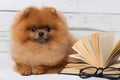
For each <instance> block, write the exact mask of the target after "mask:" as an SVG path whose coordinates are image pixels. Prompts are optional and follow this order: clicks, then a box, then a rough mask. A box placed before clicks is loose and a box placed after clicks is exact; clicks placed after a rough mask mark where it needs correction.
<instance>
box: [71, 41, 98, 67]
mask: <svg viewBox="0 0 120 80" xmlns="http://www.w3.org/2000/svg"><path fill="white" fill-rule="evenodd" d="M72 48H73V49H74V50H75V51H76V52H77V53H78V54H79V55H80V56H82V57H84V61H85V62H86V63H88V64H91V65H94V66H96V62H95V60H92V58H90V53H89V52H88V50H87V48H86V47H85V44H84V42H83V41H82V40H79V41H78V42H77V43H75V44H74V45H73V47H72Z"/></svg>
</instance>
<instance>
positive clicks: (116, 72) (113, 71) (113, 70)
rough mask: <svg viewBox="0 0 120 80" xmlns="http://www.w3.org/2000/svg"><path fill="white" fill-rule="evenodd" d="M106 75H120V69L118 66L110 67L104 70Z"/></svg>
mask: <svg viewBox="0 0 120 80" xmlns="http://www.w3.org/2000/svg"><path fill="white" fill-rule="evenodd" d="M103 74H104V76H105V77H115V78H117V77H120V70H119V69H117V68H112V67H109V68H107V69H105V70H104V71H103Z"/></svg>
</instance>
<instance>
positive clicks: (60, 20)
mask: <svg viewBox="0 0 120 80" xmlns="http://www.w3.org/2000/svg"><path fill="white" fill-rule="evenodd" d="M11 37H12V46H11V51H12V58H13V60H14V61H15V63H16V64H15V70H16V71H17V72H19V73H20V74H22V75H30V74H44V73H49V72H54V68H55V67H59V66H61V65H62V64H63V63H64V62H63V61H64V60H66V59H67V56H68V55H69V54H71V53H73V52H74V51H72V48H71V47H72V45H73V43H75V41H76V40H75V39H73V37H72V36H71V35H70V33H69V31H68V26H67V24H66V21H65V19H64V17H63V16H62V15H61V13H60V12H58V11H57V10H56V9H54V8H51V7H43V8H41V9H38V8H35V7H28V8H27V9H25V10H24V11H22V12H21V13H20V14H19V16H18V17H17V19H16V20H15V22H14V24H13V26H12V35H11ZM58 71H59V70H58Z"/></svg>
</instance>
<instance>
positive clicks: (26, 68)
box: [15, 65, 31, 76]
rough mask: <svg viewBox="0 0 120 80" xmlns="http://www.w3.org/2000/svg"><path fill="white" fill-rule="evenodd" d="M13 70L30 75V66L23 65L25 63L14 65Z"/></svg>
mask: <svg viewBox="0 0 120 80" xmlns="http://www.w3.org/2000/svg"><path fill="white" fill-rule="evenodd" d="M15 70H16V71H17V72H18V73H20V74H21V75H25V76H28V75H31V67H30V66H25V65H16V66H15Z"/></svg>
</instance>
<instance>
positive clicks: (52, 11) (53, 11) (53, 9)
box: [49, 7, 57, 16]
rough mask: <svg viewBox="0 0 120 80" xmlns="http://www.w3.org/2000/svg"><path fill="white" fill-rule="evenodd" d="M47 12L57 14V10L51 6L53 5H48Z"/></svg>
mask: <svg viewBox="0 0 120 80" xmlns="http://www.w3.org/2000/svg"><path fill="white" fill-rule="evenodd" d="M49 12H50V14H51V15H52V16H57V12H56V9H55V8H53V7H49Z"/></svg>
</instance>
